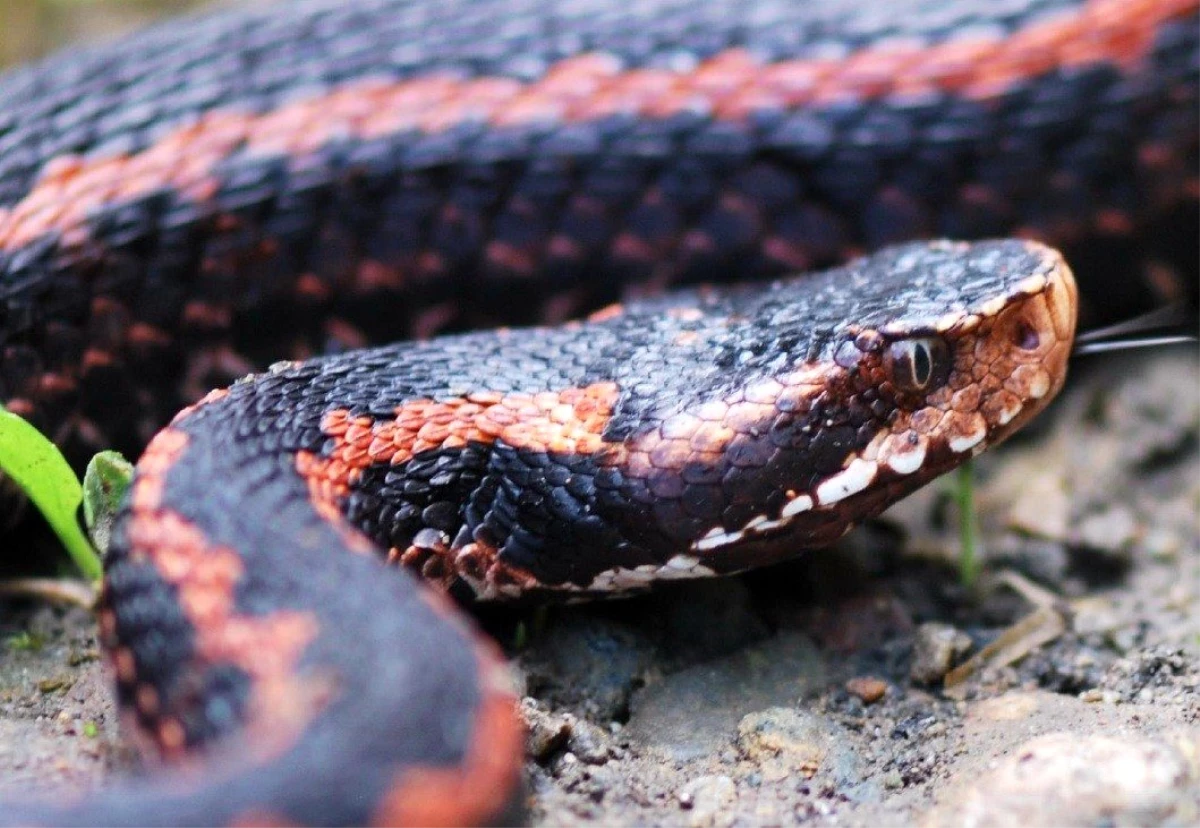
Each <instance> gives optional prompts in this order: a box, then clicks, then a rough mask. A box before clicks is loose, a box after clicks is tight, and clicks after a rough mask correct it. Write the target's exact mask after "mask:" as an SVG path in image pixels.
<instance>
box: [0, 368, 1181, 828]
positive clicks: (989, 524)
mask: <svg viewBox="0 0 1200 828" xmlns="http://www.w3.org/2000/svg"><path fill="white" fill-rule="evenodd" d="M1096 363H1097V364H1088V365H1085V366H1083V367H1084V368H1086V369H1087V370H1086V371H1084V372H1082V373H1081V375H1080V376H1077V377H1076V378H1075V382H1073V383H1072V384H1071V385H1070V386H1069V388H1068V389H1067V392H1066V393H1065V394H1064V396H1063V398H1062V399H1061V400H1060V401H1059V403H1058V404H1057V405H1056V407H1055V409H1054V410H1053V412H1052V413H1051V416H1050V417H1048V418H1046V420H1045V421H1044V423H1043V424H1042V425H1041V426H1040V428H1038V429H1037V431H1036V433H1034V434H1031V435H1028V436H1025V437H1024V438H1022V439H1021V440H1020V441H1019V442H1014V443H1011V444H1010V445H1008V446H1006V447H1004V448H1003V449H1001V450H999V451H996V452H991V453H989V454H988V455H985V456H984V457H983V458H981V461H980V462H979V463H978V464H977V466H978V469H977V470H978V480H979V501H980V508H981V522H982V525H983V534H984V543H985V546H986V549H987V557H986V561H985V567H984V577H983V579H982V581H981V583H980V585H979V587H978V588H977V589H974V590H970V589H966V588H964V587H963V586H962V585H961V584H960V582H959V579H958V575H957V569H956V564H955V559H954V556H955V554H956V553H955V547H956V540H955V538H956V533H955V529H954V520H955V515H954V514H953V508H952V506H950V505H949V503H950V498H949V494H948V489H947V488H946V487H945V486H938V485H934V486H932V487H929V488H928V489H926V490H925V491H923V492H921V493H918V495H916V496H915V497H914V498H911V499H910V500H908V501H906V502H905V503H904V504H901V505H900V506H898V507H897V508H895V509H894V510H893V511H892V512H891V513H889V514H888V515H887V516H885V519H883V520H881V521H879V522H877V523H875V524H872V525H871V526H868V527H864V528H863V529H861V530H858V531H856V532H854V533H852V534H851V535H849V536H847V538H846V539H845V540H844V542H843V543H842V544H841V545H840V546H839V547H837V548H835V549H830V550H825V551H822V552H818V553H811V554H809V555H807V556H805V557H804V558H802V559H801V560H800V561H797V562H796V563H794V564H790V565H786V566H781V567H776V568H773V569H771V570H768V571H764V572H759V573H752V574H750V575H747V576H745V577H741V578H731V579H723V580H713V581H707V582H697V583H692V584H678V585H674V586H672V587H671V588H669V589H662V590H659V591H656V592H654V593H652V594H650V595H647V596H644V597H640V598H635V599H630V600H625V601H610V602H604V603H597V604H591V605H580V606H568V607H553V608H550V609H549V610H541V611H532V610H523V611H514V610H503V609H501V610H492V611H490V612H488V613H487V615H486V616H484V617H483V619H482V620H483V621H484V623H485V626H487V627H488V628H489V629H490V630H492V631H493V632H494V633H495V634H496V635H497V636H498V637H499V638H500V640H501V641H504V642H510V643H511V642H514V641H516V640H518V638H523V639H524V640H525V642H526V643H525V644H524V646H523V647H521V648H520V650H519V651H518V652H516V653H515V654H514V661H513V663H514V673H515V674H516V676H517V679H518V681H519V682H520V683H521V684H522V685H523V687H524V690H525V693H526V698H525V700H524V702H523V711H524V714H525V717H526V719H527V721H528V723H529V728H530V736H529V759H528V762H527V774H526V778H527V788H528V791H529V812H530V820H531V821H532V822H533V824H535V825H564V824H593V823H601V824H639V825H667V824H669V825H677V824H681V823H686V824H688V825H692V826H731V825H772V824H783V823H792V822H796V821H804V822H806V823H812V824H826V823H839V824H847V825H864V826H870V825H875V824H879V823H884V824H898V823H904V824H919V825H929V826H940V825H960V824H974V825H992V824H997V825H1002V824H1018V823H1020V824H1029V823H1042V824H1048V823H1053V824H1064V825H1065V824H1078V825H1100V824H1103V825H1127V824H1138V825H1146V824H1187V823H1194V822H1196V820H1197V819H1200V692H1198V690H1200V613H1198V612H1197V611H1196V605H1197V593H1198V592H1200V529H1198V527H1197V515H1198V513H1200V391H1198V389H1200V360H1198V359H1197V354H1196V352H1195V350H1194V349H1180V350H1173V351H1172V350H1165V351H1159V352H1157V353H1143V354H1137V355H1130V356H1126V357H1123V358H1119V359H1106V360H1104V361H1103V363H1102V364H1101V363H1100V362H1099V360H1096ZM518 627H521V628H523V629H524V630H525V632H524V634H523V635H522V636H518V635H517V634H516V633H515V630H516V629H517V628H518ZM0 642H2V643H0V654H2V655H0V785H2V786H3V788H4V789H6V790H8V791H10V792H11V791H16V790H20V791H21V792H22V793H28V792H30V791H36V792H49V791H61V790H62V789H63V788H64V787H66V788H71V789H79V788H84V787H87V786H92V785H97V784H103V782H104V780H105V779H106V778H108V777H109V776H110V774H112V773H114V772H126V771H128V770H129V769H130V767H131V765H132V764H133V760H132V757H131V753H130V751H128V750H127V749H125V748H123V747H122V744H123V743H122V742H121V740H120V737H119V732H118V728H117V726H116V715H115V712H114V710H113V708H112V705H111V701H110V694H109V690H108V685H107V681H106V679H105V676H104V670H103V666H102V663H101V661H100V659H99V658H98V654H97V650H96V645H95V642H94V639H93V633H92V625H91V618H90V616H89V615H88V614H87V613H85V612H83V611H81V610H71V611H63V610H61V609H56V608H52V607H47V606H35V607H30V606H28V605H14V604H9V605H0ZM964 664H965V666H962V665H964ZM947 674H949V676H950V679H949V681H947ZM947 684H950V685H951V686H946V685H947Z"/></svg>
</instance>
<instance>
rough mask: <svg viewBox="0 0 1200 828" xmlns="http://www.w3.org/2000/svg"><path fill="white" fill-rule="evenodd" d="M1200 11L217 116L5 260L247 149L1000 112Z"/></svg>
mask: <svg viewBox="0 0 1200 828" xmlns="http://www.w3.org/2000/svg"><path fill="white" fill-rule="evenodd" d="M1197 8H1200V3H1198V2H1197V0H1090V2H1087V3H1085V4H1084V5H1082V6H1080V7H1079V8H1078V9H1077V10H1076V11H1074V12H1073V13H1068V14H1065V15H1063V16H1061V17H1057V18H1054V19H1051V20H1044V21H1042V22H1039V23H1034V24H1032V25H1030V26H1029V27H1027V28H1025V29H1023V30H1021V31H1018V32H1015V33H1014V34H1013V35H1012V36H1011V37H1008V38H1006V39H1004V40H986V39H979V40H955V41H948V42H944V43H939V44H937V45H934V46H924V45H921V44H916V43H914V44H912V45H903V44H891V45H884V46H878V47H871V48H867V49H864V50H862V51H860V52H858V53H856V54H853V55H851V56H850V57H848V58H845V59H843V60H785V61H780V62H778V63H774V64H770V65H765V66H764V65H762V64H760V63H759V62H758V61H757V60H756V59H755V58H754V57H753V56H752V55H750V54H749V53H747V52H745V51H744V50H741V49H730V50H727V51H725V52H721V53H719V54H717V55H715V56H713V57H712V58H710V59H709V60H707V61H705V62H703V63H702V64H700V65H699V66H698V67H696V68H695V69H693V70H691V71H687V72H677V71H672V70H668V69H625V68H624V67H623V66H622V64H621V61H620V60H619V59H618V58H616V57H614V56H612V55H607V54H601V53H587V54H581V55H577V56H575V57H571V58H567V59H565V60H563V61H561V62H559V63H558V64H556V65H555V66H553V67H551V68H550V70H549V71H548V72H547V73H546V74H545V75H544V76H543V77H541V78H539V79H538V80H536V81H533V82H530V83H522V82H520V81H516V80H512V79H509V78H497V77H481V78H473V79H468V80H463V79H461V78H457V77H454V76H452V75H449V74H440V75H439V74H431V75H427V76H424V77H420V78H415V79H411V80H406V81H399V82H392V81H385V80H379V79H367V80H361V81H355V82H352V83H349V84H347V85H346V86H344V87H342V88H340V89H337V90H334V91H333V92H330V93H329V94H326V95H321V96H315V97H312V98H308V99H305V100H300V101H295V102H292V103H289V104H287V105H285V106H282V107H281V108H279V109H277V110H274V111H272V112H267V113H262V114H256V113H252V112H242V111H236V110H213V111H211V112H209V113H206V114H205V115H203V116H201V117H199V118H198V119H197V120H195V121H193V122H191V123H188V124H185V125H183V126H180V127H178V128H176V129H174V130H172V131H170V132H168V133H167V134H166V135H165V136H164V137H163V138H161V139H160V140H158V141H157V142H155V143H154V144H153V145H151V146H149V147H147V148H146V149H144V150H142V151H141V152H138V153H136V154H133V155H114V156H109V157H105V158H95V159H86V158H83V157H81V156H62V157H59V158H56V159H53V160H51V161H50V162H49V163H47V164H46V166H45V167H44V168H43V170H42V171H41V175H40V177H39V178H38V180H37V182H36V183H35V185H34V186H33V188H32V189H31V191H30V192H29V193H28V194H27V195H26V196H25V198H24V199H22V200H21V201H19V202H17V203H16V204H14V205H13V206H11V207H9V208H8V209H0V250H15V249H17V248H20V247H22V246H24V245H26V244H28V243H30V242H31V241H33V240H34V239H36V238H39V237H41V236H43V235H45V234H48V233H51V232H59V233H61V243H62V244H63V245H64V246H65V247H68V248H70V247H75V246H77V245H79V244H80V243H82V242H83V241H85V240H86V238H87V228H86V219H87V217H88V215H89V214H91V213H92V212H94V211H95V210H97V209H98V208H100V207H102V206H103V205H105V204H108V203H113V202H120V201H125V200H132V199H136V198H138V197H139V196H143V195H145V194H146V193H149V192H152V191H154V190H156V189H160V188H172V189H175V190H177V191H179V192H181V193H182V194H183V195H184V197H186V198H190V199H194V200H196V201H200V202H204V201H207V200H210V199H211V198H212V197H213V195H214V194H215V192H216V188H217V186H218V181H217V179H216V178H215V177H214V175H213V170H214V168H215V167H216V165H217V164H218V163H219V162H220V161H221V160H223V159H225V158H228V157H229V156H230V155H232V154H233V153H234V152H244V153H248V154H252V155H262V156H278V155H284V156H296V155H304V154H306V153H311V152H313V151H315V150H317V149H318V148H319V147H321V146H323V145H324V144H326V143H327V142H328V141H330V140H331V139H333V138H335V137H338V136H343V135H353V136H357V137H359V138H362V139H371V138H375V137H380V136H384V135H389V134H393V133H396V132H402V131H405V130H409V129H412V130H416V131H418V132H423V133H427V134H429V133H439V132H443V131H445V130H447V129H449V128H451V127H453V126H456V125H458V124H461V123H463V122H467V121H471V122H475V121H477V122H483V123H487V124H490V125H492V126H494V127H498V128H503V127H513V126H522V125H528V124H534V123H555V122H565V123H571V122H581V121H588V120H592V119H596V118H602V117H604V116H607V115H613V114H618V113H620V114H630V115H640V116H644V117H648V118H665V117H669V116H671V115H673V114H676V113H678V112H681V111H684V110H692V109H696V108H697V107H698V108H700V109H702V110H704V111H708V112H711V113H712V114H713V116H714V117H716V118H718V119H721V120H741V119H743V118H745V117H746V116H747V115H749V114H750V113H751V112H753V111H755V110H757V109H763V108H768V109H774V108H789V109H792V108H798V107H803V106H808V105H819V104H821V103H827V102H830V101H833V100H837V99H844V98H855V97H857V98H878V97H882V96H885V95H890V94H905V93H921V92H927V91H930V90H942V91H951V92H955V93H957V94H960V95H963V96H965V97H967V98H970V99H975V100H986V99H989V98H991V97H994V96H995V95H997V94H998V93H1001V92H1003V91H1004V90H1006V89H1008V88H1010V87H1011V86H1012V85H1013V83H1015V82H1016V81H1018V80H1021V79H1023V78H1029V77H1034V76H1037V75H1039V74H1042V73H1045V72H1049V71H1051V70H1053V69H1055V68H1057V67H1063V66H1077V65H1086V64H1092V63H1103V62H1110V63H1115V64H1118V65H1121V66H1125V67H1129V66H1133V65H1136V64H1137V63H1138V62H1139V61H1141V60H1142V59H1143V58H1144V57H1145V55H1146V53H1147V52H1148V50H1149V49H1150V47H1151V46H1152V45H1153V42H1154V38H1155V34H1156V33H1157V31H1158V29H1159V28H1160V27H1161V26H1162V25H1163V24H1164V23H1166V22H1167V21H1170V20H1173V19H1177V18H1180V17H1183V16H1185V15H1188V14H1192V13H1194V12H1195V11H1196V9H1197Z"/></svg>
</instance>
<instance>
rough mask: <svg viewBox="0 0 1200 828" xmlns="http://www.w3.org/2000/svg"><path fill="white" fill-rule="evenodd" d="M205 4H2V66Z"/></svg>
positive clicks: (66, 0)
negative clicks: (63, 45)
mask: <svg viewBox="0 0 1200 828" xmlns="http://www.w3.org/2000/svg"><path fill="white" fill-rule="evenodd" d="M222 2H225V3H228V4H232V3H231V0H222ZM205 4H208V5H211V4H212V3H211V0H0V66H8V65H11V64H14V63H22V62H24V61H27V60H32V59H34V58H37V57H40V56H42V55H44V54H46V53H48V52H50V51H53V50H54V49H55V48H57V47H58V46H61V45H62V44H64V43H71V42H73V41H94V40H104V39H108V38H112V37H116V36H118V35H120V34H122V33H123V32H127V31H130V30H131V29H136V28H137V27H139V26H142V25H144V24H145V23H146V22H147V21H150V20H154V19H156V18H160V17H164V16H166V15H169V14H173V13H178V12H180V11H183V10H186V9H188V8H194V7H196V6H201V5H205Z"/></svg>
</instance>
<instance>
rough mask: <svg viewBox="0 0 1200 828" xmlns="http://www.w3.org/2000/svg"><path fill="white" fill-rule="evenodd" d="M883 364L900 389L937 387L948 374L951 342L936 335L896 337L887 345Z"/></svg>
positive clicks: (929, 389)
mask: <svg viewBox="0 0 1200 828" xmlns="http://www.w3.org/2000/svg"><path fill="white" fill-rule="evenodd" d="M883 364H884V367H885V368H886V369H887V372H888V374H889V375H890V377H891V380H892V383H893V384H894V385H895V386H896V387H897V388H899V389H900V390H901V391H909V392H913V393H924V392H926V391H931V390H933V389H934V388H937V387H939V386H940V385H942V383H944V382H945V381H946V379H947V378H948V377H949V376H950V369H951V367H953V362H952V360H951V358H950V346H949V345H947V344H946V340H944V339H942V338H941V337H938V336H920V337H914V338H912V339H899V340H897V341H895V342H893V343H892V344H890V345H888V348H887V351H886V352H885V353H884V361H883Z"/></svg>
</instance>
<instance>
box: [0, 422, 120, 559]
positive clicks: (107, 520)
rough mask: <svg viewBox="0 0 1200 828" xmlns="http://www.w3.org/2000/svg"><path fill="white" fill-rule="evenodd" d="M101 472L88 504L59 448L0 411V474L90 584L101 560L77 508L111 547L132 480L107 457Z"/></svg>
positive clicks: (81, 487)
mask: <svg viewBox="0 0 1200 828" xmlns="http://www.w3.org/2000/svg"><path fill="white" fill-rule="evenodd" d="M105 454H106V455H108V454H111V453H105ZM117 457H119V455H117ZM121 462H124V461H123V460H122V461H121ZM95 464H96V461H93V465H95ZM100 466H101V467H102V468H101V469H100V470H98V471H97V472H96V473H95V478H96V479H95V480H94V481H93V482H92V483H91V484H89V496H88V498H87V501H88V502H86V503H85V502H84V500H85V498H84V487H83V486H81V485H80V483H79V479H78V478H77V477H76V476H75V472H74V471H73V470H72V469H71V466H70V464H69V463H67V460H66V458H65V457H63V455H62V452H60V451H59V450H58V447H57V446H55V445H54V444H53V443H51V442H50V441H49V440H48V439H46V437H44V436H43V435H42V434H41V433H40V432H39V431H38V430H37V429H36V428H34V427H33V426H32V425H30V424H29V423H28V422H26V421H25V420H23V419H21V418H20V417H18V416H17V415H16V414H13V413H12V412H10V411H5V410H3V409H0V470H2V471H3V472H4V474H5V475H7V476H8V477H9V478H10V479H12V481H13V482H14V483H16V484H17V485H18V486H20V487H21V489H22V490H23V491H24V492H25V494H26V495H28V496H29V500H30V501H31V502H32V503H33V505H34V506H36V507H37V509H38V511H40V512H41V513H42V515H43V516H45V518H46V522H47V523H48V524H50V528H51V529H53V530H54V533H55V534H56V535H58V538H59V540H61V541H62V544H63V546H64V547H65V548H66V550H67V554H68V555H70V556H71V560H72V561H74V562H75V566H76V567H78V568H79V571H80V572H81V573H83V576H84V577H85V578H87V579H88V580H89V581H98V580H100V576H101V574H102V568H101V564H100V556H99V555H98V554H97V553H96V550H95V548H93V546H92V544H91V542H89V540H88V538H87V535H85V534H84V532H83V529H82V528H81V527H80V525H79V519H78V514H79V507H80V505H83V507H84V513H85V515H87V516H88V523H89V525H92V526H97V525H99V526H103V528H102V530H101V531H102V533H103V543H104V545H107V542H108V534H107V531H108V527H110V526H111V523H112V520H111V516H112V514H113V510H114V509H115V505H114V504H115V503H118V502H119V501H120V498H121V495H122V494H123V493H124V490H125V488H126V487H127V486H128V479H129V477H128V475H129V470H128V463H126V464H125V466H124V469H125V472H124V474H125V478H124V482H121V479H120V474H121V472H120V471H119V469H120V466H119V464H116V463H113V462H112V458H111V457H108V456H106V457H105V459H104V460H103V461H100Z"/></svg>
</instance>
